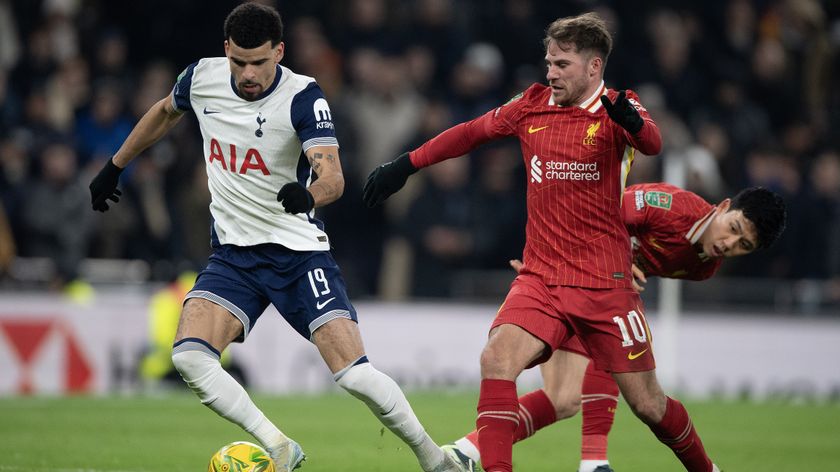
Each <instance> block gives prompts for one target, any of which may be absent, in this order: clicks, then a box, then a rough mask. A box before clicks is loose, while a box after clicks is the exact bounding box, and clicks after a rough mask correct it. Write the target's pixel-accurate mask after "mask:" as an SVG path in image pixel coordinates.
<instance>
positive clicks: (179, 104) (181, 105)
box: [172, 62, 198, 112]
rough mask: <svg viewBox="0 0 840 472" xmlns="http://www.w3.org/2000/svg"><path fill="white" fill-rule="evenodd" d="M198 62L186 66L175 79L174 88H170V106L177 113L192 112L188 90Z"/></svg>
mask: <svg viewBox="0 0 840 472" xmlns="http://www.w3.org/2000/svg"><path fill="white" fill-rule="evenodd" d="M197 65H198V62H194V63H192V64H190V65H188V66H187V68H186V69H184V71H183V72H181V74H180V75H178V78H177V79H175V87H173V88H172V105H173V107H174V108H175V109H176V110H178V111H182V112H184V111H189V110H192V104H191V103H190V88H191V87H192V79H193V72H194V71H195V66H197Z"/></svg>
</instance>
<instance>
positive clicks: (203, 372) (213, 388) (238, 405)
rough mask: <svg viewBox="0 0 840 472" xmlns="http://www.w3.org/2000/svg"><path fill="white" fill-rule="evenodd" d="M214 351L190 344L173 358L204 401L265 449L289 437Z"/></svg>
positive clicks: (188, 383) (183, 375) (181, 372)
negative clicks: (191, 346)
mask: <svg viewBox="0 0 840 472" xmlns="http://www.w3.org/2000/svg"><path fill="white" fill-rule="evenodd" d="M182 346H184V345H183V344H182V345H180V346H178V347H182ZM214 354H215V353H211V352H209V351H208V350H207V349H206V348H205V349H201V350H194V349H190V348H189V347H187V348H186V349H183V348H182V349H181V350H178V351H177V352H174V353H173V354H172V362H173V363H174V364H175V368H176V369H178V372H180V374H181V377H182V378H183V379H184V381H185V382H186V383H187V385H188V386H189V387H190V388H191V389H192V391H193V392H195V394H196V395H198V398H199V400H201V403H203V404H205V405H207V407H209V408H210V409H211V410H213V411H215V412H216V413H218V414H219V416H221V417H222V418H225V419H227V420H229V421H231V422H232V423H235V424H237V425H239V426H240V427H241V428H242V429H244V430H245V431H247V432H249V433H251V434H252V435H253V436H254V437H255V438H256V439H257V441H259V442H260V444H262V445H263V447H265V448H266V449H273V448H275V447H277V446H279V445H281V444H284V443H286V442H287V441H288V440H289V438H288V437H286V435H285V434H283V433H282V432H281V431H280V430H279V429H277V427H276V426H274V424H272V423H271V421H269V420H268V418H266V417H265V415H264V414H263V412H262V411H260V410H259V409H258V408H257V406H256V405H254V402H252V401H251V398H250V397H249V396H248V393H247V392H245V389H244V388H242V386H241V385H239V383H238V382H237V381H236V380H234V379H233V377H231V376H230V374H228V373H227V372H226V371H225V370H224V369H222V365H221V364H220V363H219V358H218V357H216V356H214Z"/></svg>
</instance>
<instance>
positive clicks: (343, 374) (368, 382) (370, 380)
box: [333, 358, 396, 404]
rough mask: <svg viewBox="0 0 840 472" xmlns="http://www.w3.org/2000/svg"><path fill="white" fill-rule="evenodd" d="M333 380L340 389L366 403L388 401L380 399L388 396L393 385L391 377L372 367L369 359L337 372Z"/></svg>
mask: <svg viewBox="0 0 840 472" xmlns="http://www.w3.org/2000/svg"><path fill="white" fill-rule="evenodd" d="M333 378H334V379H335V383H337V384H338V386H339V387H341V388H343V389H344V390H347V392H348V393H349V394H350V395H353V396H354V397H356V398H358V399H360V400H362V401H364V402H365V403H369V402H372V403H377V404H378V403H382V402H383V401H387V398H379V397H384V396H387V392H388V391H389V390H390V388H391V384H392V383H393V380H391V378H390V377H388V376H387V375H385V374H383V373H381V372H379V371H378V370H376V369H375V368H374V367H373V366H372V365H370V362H367V358H364V360H363V361H361V360H360V361H357V362H355V363H353V364H351V365H349V366H347V367H346V368H344V369H342V370H341V371H339V372H337V373H336V374H335V376H334V377H333ZM394 385H396V384H394Z"/></svg>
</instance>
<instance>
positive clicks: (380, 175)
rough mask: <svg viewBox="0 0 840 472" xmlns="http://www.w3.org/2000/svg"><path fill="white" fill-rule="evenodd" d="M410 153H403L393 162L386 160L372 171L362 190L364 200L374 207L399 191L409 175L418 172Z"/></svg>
mask: <svg viewBox="0 0 840 472" xmlns="http://www.w3.org/2000/svg"><path fill="white" fill-rule="evenodd" d="M417 170H418V169H417V168H416V167H414V164H412V163H411V159H410V158H409V157H408V153H407V152H405V153H402V154H400V156H399V157H397V158H396V159H394V160H393V161H391V162H386V163H384V164H382V165H381V166H379V167H377V168H376V169H374V170H373V172H371V173H370V175H369V176H368V178H367V182H365V188H364V189H363V191H362V200H364V202H365V205H367V206H368V207H374V206H376V205H379V204H380V203H382V202H384V201H385V199H387V198H388V197H390V196H391V195H393V194H394V193H396V192H397V191H399V189H401V188H403V185H405V181H406V180H408V177H409V176H410V175H411V174H413V173H415V172H417Z"/></svg>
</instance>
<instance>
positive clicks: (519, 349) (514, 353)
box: [481, 324, 546, 380]
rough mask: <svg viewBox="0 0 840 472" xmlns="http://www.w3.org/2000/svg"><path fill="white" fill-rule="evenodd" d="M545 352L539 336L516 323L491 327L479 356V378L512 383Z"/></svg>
mask: <svg viewBox="0 0 840 472" xmlns="http://www.w3.org/2000/svg"><path fill="white" fill-rule="evenodd" d="M545 350H546V345H545V343H544V342H543V341H542V340H541V339H540V338H538V337H536V336H534V335H533V334H531V333H529V332H528V331H526V330H525V329H524V328H522V327H520V326H517V325H515V324H502V325H499V326H496V327H494V328H493V330H492V331H491V332H490V338H489V339H488V340H487V344H486V345H485V346H484V350H483V351H482V353H481V377H482V378H484V379H488V378H489V379H506V380H515V379H516V377H517V376H519V374H520V373H521V372H522V371H523V370H525V368H526V367H528V366H529V365H531V364H532V363H533V362H534V361H535V360H537V359H538V358H540V357H541V356H542V355H543V353H544V352H545Z"/></svg>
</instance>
